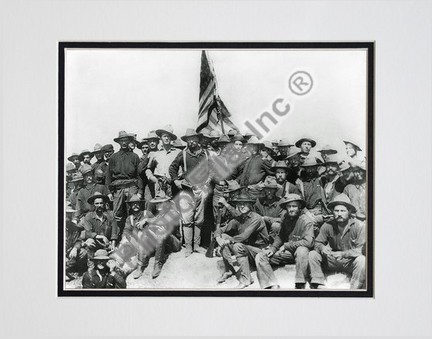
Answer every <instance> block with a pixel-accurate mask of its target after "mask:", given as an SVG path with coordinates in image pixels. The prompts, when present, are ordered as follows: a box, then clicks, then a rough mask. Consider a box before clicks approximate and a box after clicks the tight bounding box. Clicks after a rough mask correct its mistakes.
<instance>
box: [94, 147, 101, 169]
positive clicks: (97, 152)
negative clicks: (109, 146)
mask: <svg viewBox="0 0 432 339" xmlns="http://www.w3.org/2000/svg"><path fill="white" fill-rule="evenodd" d="M92 154H93V155H94V157H95V158H96V162H95V163H93V164H92V168H93V170H94V169H96V167H98V165H100V163H101V162H102V161H103V154H102V145H101V144H95V145H94V148H93V153H92Z"/></svg>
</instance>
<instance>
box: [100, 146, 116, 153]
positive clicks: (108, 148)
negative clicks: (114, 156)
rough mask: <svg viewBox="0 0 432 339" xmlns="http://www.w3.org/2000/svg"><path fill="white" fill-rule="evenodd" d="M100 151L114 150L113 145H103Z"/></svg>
mask: <svg viewBox="0 0 432 339" xmlns="http://www.w3.org/2000/svg"><path fill="white" fill-rule="evenodd" d="M101 151H102V152H104V153H105V152H110V151H114V146H113V145H112V144H106V145H103V146H102V148H101Z"/></svg>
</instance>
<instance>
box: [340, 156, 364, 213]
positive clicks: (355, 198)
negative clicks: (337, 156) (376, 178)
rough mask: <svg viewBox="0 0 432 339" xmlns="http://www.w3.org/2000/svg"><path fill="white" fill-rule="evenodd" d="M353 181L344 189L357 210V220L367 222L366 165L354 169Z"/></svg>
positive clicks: (362, 164)
mask: <svg viewBox="0 0 432 339" xmlns="http://www.w3.org/2000/svg"><path fill="white" fill-rule="evenodd" d="M352 172H353V176H354V178H353V181H352V183H350V184H349V185H347V186H346V187H345V188H344V191H343V192H344V193H345V194H346V195H347V196H348V198H350V200H351V202H352V204H353V205H354V207H355V208H356V210H357V213H356V217H357V219H359V220H361V221H364V220H366V167H365V164H364V163H361V164H359V165H357V166H354V167H353V169H352Z"/></svg>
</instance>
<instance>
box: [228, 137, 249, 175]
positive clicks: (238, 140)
mask: <svg viewBox="0 0 432 339" xmlns="http://www.w3.org/2000/svg"><path fill="white" fill-rule="evenodd" d="M245 142H246V140H245V139H244V138H243V136H242V135H241V134H236V135H233V136H232V138H231V143H230V144H228V145H226V147H225V150H224V152H223V156H224V157H225V159H226V163H227V166H228V169H229V172H230V173H231V176H230V178H231V179H237V178H238V177H239V176H240V175H241V166H242V164H243V163H244V162H245V161H246V160H247V155H246V154H245V153H244V152H243V148H244V144H245Z"/></svg>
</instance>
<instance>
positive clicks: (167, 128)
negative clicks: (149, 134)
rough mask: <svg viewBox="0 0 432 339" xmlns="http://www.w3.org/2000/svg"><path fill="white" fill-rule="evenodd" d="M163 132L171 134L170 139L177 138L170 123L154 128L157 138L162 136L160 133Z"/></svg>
mask: <svg viewBox="0 0 432 339" xmlns="http://www.w3.org/2000/svg"><path fill="white" fill-rule="evenodd" d="M164 133H166V134H168V135H169V136H171V140H176V139H177V135H175V134H174V130H173V128H172V126H171V125H166V126H165V127H163V128H160V129H157V130H156V134H157V135H158V136H159V138H162V134H164Z"/></svg>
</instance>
